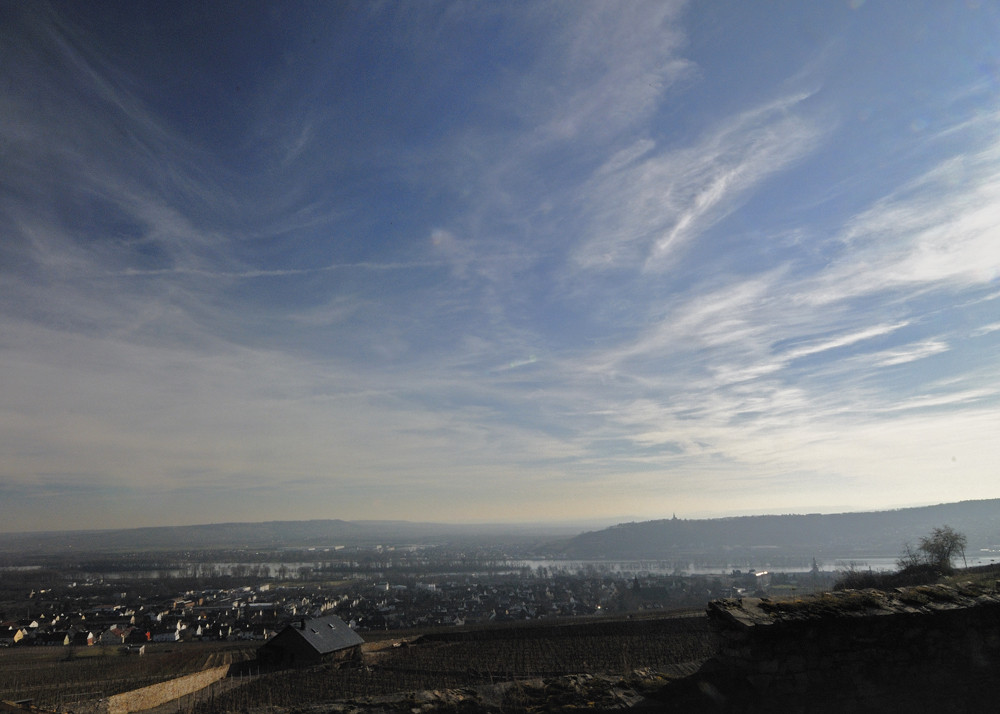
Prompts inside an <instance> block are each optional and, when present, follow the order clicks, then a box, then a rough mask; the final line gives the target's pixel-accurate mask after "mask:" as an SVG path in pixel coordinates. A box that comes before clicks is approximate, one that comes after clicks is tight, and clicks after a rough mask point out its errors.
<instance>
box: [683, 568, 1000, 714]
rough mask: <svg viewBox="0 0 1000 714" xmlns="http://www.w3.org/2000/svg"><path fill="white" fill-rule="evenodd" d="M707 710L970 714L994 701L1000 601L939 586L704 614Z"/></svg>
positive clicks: (999, 673)
mask: <svg viewBox="0 0 1000 714" xmlns="http://www.w3.org/2000/svg"><path fill="white" fill-rule="evenodd" d="M709 616H710V620H711V622H712V624H713V627H714V628H715V629H716V630H717V632H718V635H719V641H720V651H719V654H718V656H717V657H715V658H714V659H713V660H712V662H711V663H710V664H709V665H706V667H705V668H703V671H702V672H701V673H700V675H699V681H698V690H697V691H698V692H699V693H700V695H701V696H702V697H703V699H704V704H705V705H706V709H707V710H715V711H726V712H845V711H851V712H868V711H870V712H896V711H908V712H924V711H935V712H969V711H993V710H995V709H996V708H997V707H998V701H1000V597H998V596H997V594H996V592H995V591H992V590H991V591H984V590H982V589H977V588H973V587H972V586H968V587H958V588H955V587H948V586H943V585H935V586H919V587H911V588H900V589H898V590H895V591H893V592H888V593H887V592H881V591H875V590H863V591H844V592H840V593H825V594H823V595H818V596H812V597H808V598H801V599H797V600H784V601H779V600H775V601H772V600H768V599H766V598H765V599H756V598H744V599H741V600H721V601H716V602H713V603H711V604H710V606H709Z"/></svg>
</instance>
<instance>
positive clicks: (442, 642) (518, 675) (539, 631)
mask: <svg viewBox="0 0 1000 714" xmlns="http://www.w3.org/2000/svg"><path fill="white" fill-rule="evenodd" d="M714 652H715V645H714V639H713V636H712V635H711V633H710V631H709V628H708V621H707V618H705V617H683V618H662V619H649V620H641V621H635V622H630V621H619V622H600V623H593V622H592V623H587V624H579V625H557V626H547V627H546V626H535V627H522V628H496V629H482V630H478V631H470V632H462V633H455V634H454V635H453V636H449V635H448V634H438V635H434V636H427V637H422V638H418V640H416V641H415V642H413V643H409V644H406V643H400V646H398V647H388V648H385V649H381V650H379V651H377V652H373V653H368V654H366V656H365V664H364V666H360V667H358V666H355V667H338V666H335V665H325V666H320V667H316V668H312V669H309V670H292V671H284V672H276V673H271V674H263V675H261V676H259V677H254V678H251V679H250V681H248V682H247V683H246V684H244V685H243V686H241V687H238V688H236V689H232V690H230V691H228V692H225V693H222V694H220V695H219V696H217V697H213V698H212V699H211V700H210V701H203V702H201V703H200V704H199V705H197V706H196V707H195V708H194V712H195V713H196V714H209V713H210V712H223V711H247V710H248V709H251V708H253V707H265V708H268V707H303V706H309V705H314V704H319V703H322V702H328V701H332V700H337V699H356V698H363V697H369V696H378V695H387V694H393V693H397V692H405V691H419V690H439V689H450V688H462V687H471V686H476V685H481V684H495V683H499V682H505V681H516V680H526V679H533V678H540V677H556V676H561V675H568V674H577V673H587V674H611V675H616V676H621V675H625V674H627V673H629V672H632V671H633V670H636V669H640V668H648V669H652V670H664V671H670V670H672V669H676V668H677V667H678V666H679V665H684V664H689V665H690V663H696V662H701V661H703V660H705V659H706V658H708V657H710V656H711V655H712V654H714Z"/></svg>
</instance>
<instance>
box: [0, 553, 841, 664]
mask: <svg viewBox="0 0 1000 714" xmlns="http://www.w3.org/2000/svg"><path fill="white" fill-rule="evenodd" d="M191 555H192V554H176V555H174V556H165V555H163V554H160V555H158V556H157V558H156V562H152V560H153V559H152V557H151V556H147V558H146V559H145V562H146V563H147V565H146V566H145V569H139V568H138V566H137V564H136V563H137V560H139V559H138V558H137V556H136V555H135V554H130V555H125V556H117V557H115V558H112V559H109V558H107V557H104V559H103V560H101V561H93V560H91V561H86V560H83V561H80V560H78V561H76V564H75V565H74V566H73V567H72V568H69V567H68V566H67V567H65V568H62V569H58V568H55V567H53V565H54V564H50V565H49V566H48V567H44V568H43V567H40V566H38V567H31V568H25V567H23V566H21V567H20V568H16V567H8V568H6V569H4V570H3V571H2V575H0V581H2V591H3V592H2V600H0V646H30V645H53V646H55V645H61V646H67V647H91V646H104V647H110V646H117V647H122V648H128V647H132V648H138V647H142V646H143V645H145V644H146V643H150V642H192V641H210V640H211V641H241V640H247V641H253V640H266V639H267V638H269V637H271V636H273V635H274V634H275V632H277V631H278V630H279V629H280V627H281V626H282V625H283V624H284V623H287V622H289V621H291V620H293V619H295V618H299V617H305V616H310V617H314V616H320V615H325V614H335V615H337V616H338V617H340V618H341V619H342V620H343V621H344V622H345V623H347V624H348V625H349V626H350V627H351V629H353V630H355V631H356V632H358V633H361V634H364V633H373V632H385V631H395V630H407V629H412V628H424V629H427V628H440V627H461V626H464V625H470V626H471V625H482V624H488V623H502V622H511V621H519V620H520V621H524V620H540V619H547V618H569V617H581V616H589V617H595V616H601V615H604V614H622V613H629V612H641V611H647V610H682V609H702V608H704V606H705V605H706V603H707V602H708V601H709V600H712V599H714V598H719V597H729V596H738V595H742V594H754V593H756V594H762V593H768V592H777V593H781V592H784V593H790V592H810V591H814V590H817V589H822V588H823V587H828V586H829V584H830V581H831V578H832V577H833V575H834V574H833V573H830V572H824V571H820V570H819V569H818V567H816V566H815V564H814V567H813V569H812V570H811V571H808V572H790V573H782V572H770V571H763V570H760V571H757V570H753V569H748V570H746V571H743V570H739V569H731V570H729V571H728V572H721V571H720V572H719V573H718V574H690V573H686V572H683V571H682V570H680V569H678V568H677V567H673V568H671V567H670V564H664V563H652V564H650V563H634V564H618V565H617V567H613V564H607V563H599V564H595V563H586V564H582V563H572V564H567V563H564V564H559V563H556V562H546V563H545V564H539V565H535V566H532V565H530V564H526V563H525V561H521V560H517V559H515V558H512V557H511V556H510V554H509V553H504V552H486V553H484V552H460V551H454V550H447V551H443V550H442V549H440V548H436V547H431V546H407V547H391V546H387V547H382V546H380V547H377V548H330V549H321V550H320V551H318V552H317V551H315V550H310V551H306V552H294V553H291V554H289V553H284V554H283V555H284V556H285V557H286V559H287V556H288V555H291V556H292V558H293V560H290V561H289V563H291V564H285V563H284V562H278V561H270V562H261V560H262V559H264V558H275V557H276V556H278V555H282V554H280V553H267V552H255V553H253V554H252V556H253V558H255V559H256V560H257V562H254V561H253V560H250V559H249V558H248V559H247V560H246V562H231V563H220V562H217V560H214V559H217V558H219V557H228V558H233V557H235V556H240V555H242V556H248V555H251V554H248V553H204V554H201V555H200V562H198V561H192V560H187V561H185V560H183V558H184V557H187V558H190V557H191ZM310 556H311V557H312V560H311V561H308V560H307V558H309V557H310ZM671 569H672V570H673V572H669V573H665V572H663V571H664V570H671Z"/></svg>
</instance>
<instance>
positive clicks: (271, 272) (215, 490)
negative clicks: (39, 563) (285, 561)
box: [0, 0, 1000, 531]
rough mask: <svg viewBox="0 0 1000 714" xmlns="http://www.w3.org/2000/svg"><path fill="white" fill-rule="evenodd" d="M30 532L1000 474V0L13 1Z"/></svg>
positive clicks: (444, 512) (624, 502)
mask: <svg viewBox="0 0 1000 714" xmlns="http://www.w3.org/2000/svg"><path fill="white" fill-rule="evenodd" d="M0 81H2V95H0V453H2V455H3V458H2V459H0V524H2V525H0V530H3V531H18V530H49V529H52V528H107V527H128V526H139V525H170V524H186V523H207V522H220V521H242V520H275V519H307V518H344V519H367V518H402V519H407V520H419V521H454V522H484V521H489V522H498V521H543V520H545V521H552V520H576V519H609V520H615V519H621V518H628V519H647V518H662V517H670V516H671V515H672V514H674V513H676V514H677V515H678V516H679V517H702V516H714V515H723V514H738V513H739V514H751V513H771V512H806V511H809V512H815V511H822V512H835V511H844V510H871V509H880V508H893V507H900V506H908V505H922V504H930V503H940V502H947V501H957V500H965V499H976V498H995V497H1000V488H998V487H997V466H998V465H1000V438H997V435H998V433H1000V411H998V407H1000V403H998V402H1000V400H998V395H1000V349H998V348H1000V279H998V278H1000V6H998V5H997V4H996V3H992V2H967V3H958V2H955V3H940V2H908V3H905V4H904V3H893V2H874V1H873V0H870V1H869V2H862V1H861V0H854V1H840V0H831V1H830V2H824V3H800V2H770V3H740V2H722V1H721V0H720V1H719V2H701V3H693V4H685V3H680V2H677V3H672V2H653V3H642V2H615V3H611V2H593V3H588V2H582V1H580V2H554V3H547V2H509V3H508V2H496V3H476V2H468V3H437V2H394V3H379V2H365V3H350V2H338V3H244V2H233V3H209V4H207V5H205V4H202V3H190V4H188V3H133V2H120V3H113V2H100V3H85V2H56V3H44V2H32V3H22V2H14V1H13V0H0Z"/></svg>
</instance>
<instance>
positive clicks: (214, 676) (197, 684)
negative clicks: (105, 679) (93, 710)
mask: <svg viewBox="0 0 1000 714" xmlns="http://www.w3.org/2000/svg"><path fill="white" fill-rule="evenodd" d="M228 672H229V665H228V664H227V665H224V666H222V667H213V668H212V669H206V670H203V671H201V672H196V673H195V674H188V675H185V676H183V677H177V678H176V679H171V680H169V681H167V682H161V683H159V684H153V685H150V686H148V687H143V688H141V689H133V690H132V691H131V692H124V693H123V694H116V695H114V696H112V697H108V698H107V699H106V700H104V701H102V702H101V704H102V706H101V707H100V710H101V712H102V714H129V712H138V711H142V710H144V709H152V708H153V707H158V706H160V705H161V704H166V703H167V702H170V701H173V700H174V699H180V698H181V697H183V696H185V695H187V694H192V693H194V692H197V691H199V690H201V689H204V688H205V687H207V686H209V685H210V684H213V683H215V682H218V681H219V680H220V679H223V678H224V677H225V676H226V674H228Z"/></svg>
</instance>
